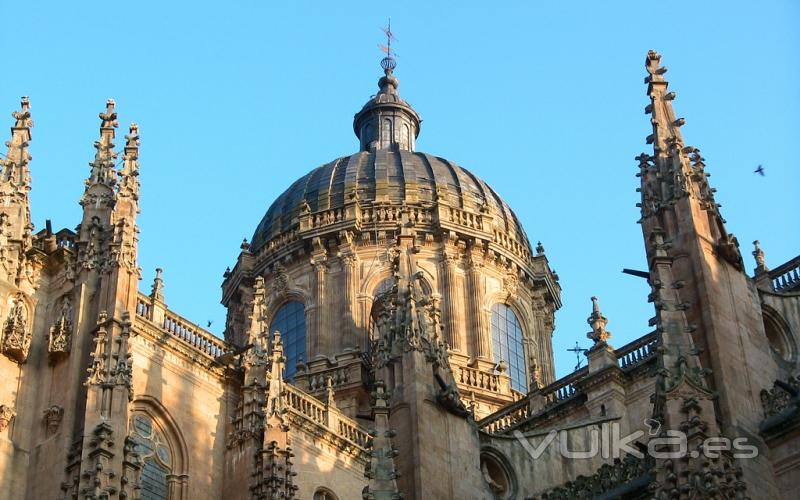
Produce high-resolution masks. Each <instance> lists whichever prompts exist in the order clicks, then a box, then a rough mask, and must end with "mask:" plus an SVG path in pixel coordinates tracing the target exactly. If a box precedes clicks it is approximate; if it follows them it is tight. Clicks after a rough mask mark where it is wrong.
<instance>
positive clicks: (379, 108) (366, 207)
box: [250, 58, 532, 261]
mask: <svg viewBox="0 0 800 500" xmlns="http://www.w3.org/2000/svg"><path fill="white" fill-rule="evenodd" d="M381 65H382V67H383V69H384V76H383V77H381V79H380V80H379V81H378V87H379V89H380V90H379V91H378V93H377V94H376V95H374V96H372V97H371V98H370V99H369V100H368V101H367V103H366V104H365V105H364V106H363V107H362V109H361V110H360V111H359V112H358V113H356V114H355V116H354V118H353V130H354V132H355V134H356V136H357V137H358V138H359V141H360V148H361V151H360V152H358V153H356V154H353V155H350V156H345V157H341V158H338V159H335V160H333V161H332V162H330V163H326V164H325V165H322V166H320V167H317V168H316V169H314V170H312V171H311V172H309V173H308V174H306V175H304V176H303V177H301V178H300V179H298V180H297V181H295V182H294V183H293V184H292V185H291V186H290V187H289V189H287V190H286V191H284V192H283V194H281V195H280V196H279V197H278V199H277V200H275V202H274V203H272V205H271V206H270V207H269V209H268V210H267V213H266V215H264V217H263V219H262V220H261V222H260V223H259V225H258V227H257V228H256V231H255V233H254V234H253V238H252V240H251V245H250V249H251V250H252V251H254V252H258V251H259V250H260V249H261V248H263V247H264V245H265V244H267V243H268V242H269V241H271V240H273V239H275V238H278V237H280V236H284V235H286V234H287V232H289V231H292V230H294V229H300V231H301V232H305V230H306V229H308V228H309V227H312V226H313V227H316V224H317V222H322V223H324V224H325V225H328V226H330V225H331V223H333V225H334V226H335V225H337V224H336V223H337V222H339V221H340V220H344V219H345V218H353V217H355V218H357V219H360V218H362V216H366V217H367V219H368V222H378V221H380V222H390V220H391V219H392V217H396V218H398V220H399V217H400V214H399V213H398V212H397V209H403V208H405V207H407V208H417V209H423V210H424V211H425V214H427V215H425V216H422V217H423V219H424V220H415V222H421V223H422V224H420V225H421V226H425V225H428V226H430V229H432V230H441V229H443V228H444V229H450V228H449V227H446V226H448V224H447V223H445V224H441V223H440V222H442V221H445V222H452V223H454V224H456V225H458V226H459V230H460V229H464V228H468V229H472V230H474V232H475V234H474V236H478V237H480V238H482V239H484V240H488V241H493V242H495V243H497V244H499V245H500V246H503V247H506V248H508V249H509V250H511V251H512V253H514V254H515V255H516V256H517V257H521V258H522V261H526V260H528V258H530V257H531V256H532V252H531V247H530V243H529V241H528V238H527V236H526V235H525V231H524V230H523V228H522V225H521V224H520V223H519V221H518V220H517V217H516V215H514V212H512V211H511V209H510V208H509V206H508V205H507V204H506V203H505V202H504V201H503V200H502V198H500V196H498V195H497V193H496V192H495V191H494V190H492V188H491V187H489V185H487V184H486V183H485V182H483V181H482V180H481V179H479V178H478V177H477V176H475V175H474V174H472V173H471V172H470V171H468V170H466V169H464V168H462V167H459V166H458V165H456V164H455V163H453V162H451V161H448V160H446V159H444V158H440V157H437V156H433V155H430V154H426V153H421V152H416V151H415V146H416V138H417V136H418V135H419V126H420V122H421V120H420V117H419V115H418V114H417V112H416V111H415V110H414V108H412V107H411V105H410V104H409V103H408V102H406V101H405V100H403V99H402V98H401V97H400V96H399V94H398V93H397V87H398V86H399V81H398V79H397V77H395V76H394V74H393V69H394V61H393V59H391V58H386V59H384V60H383V61H382V63H381ZM354 206H358V208H359V209H360V210H345V209H346V208H348V207H350V208H352V207H354ZM387 210H388V212H387ZM356 211H358V212H359V213H358V214H355V212H356ZM304 215H308V217H309V218H311V219H312V221H311V222H310V223H308V224H306V225H305V226H304V225H303V224H302V219H303V216H304ZM381 217H383V218H381ZM387 217H388V219H387ZM417 217H418V218H419V215H417ZM426 223H427V224H426ZM381 225H382V226H385V224H381Z"/></svg>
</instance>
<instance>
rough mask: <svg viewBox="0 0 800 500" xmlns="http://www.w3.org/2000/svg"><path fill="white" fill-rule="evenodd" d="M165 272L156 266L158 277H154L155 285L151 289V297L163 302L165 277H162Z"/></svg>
mask: <svg viewBox="0 0 800 500" xmlns="http://www.w3.org/2000/svg"><path fill="white" fill-rule="evenodd" d="M163 272H164V270H163V269H161V268H160V267H157V268H156V277H155V278H153V287H152V289H151V291H150V298H151V299H153V300H158V301H161V302H164V279H163V278H162V277H161V273H163Z"/></svg>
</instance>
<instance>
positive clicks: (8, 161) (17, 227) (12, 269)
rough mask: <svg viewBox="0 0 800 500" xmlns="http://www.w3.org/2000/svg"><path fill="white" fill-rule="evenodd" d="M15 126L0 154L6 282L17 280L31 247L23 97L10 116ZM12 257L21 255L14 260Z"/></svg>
mask: <svg viewBox="0 0 800 500" xmlns="http://www.w3.org/2000/svg"><path fill="white" fill-rule="evenodd" d="M11 116H12V117H13V118H14V126H13V127H11V140H10V141H8V142H6V146H8V153H7V154H6V155H5V157H4V156H3V155H2V154H0V263H4V264H5V268H4V269H3V268H2V267H0V273H2V274H3V275H4V276H5V278H6V279H8V280H12V281H13V280H17V279H19V277H20V276H19V273H20V272H21V271H22V270H23V269H24V262H23V260H24V255H25V252H26V251H27V250H28V249H29V248H30V247H31V245H32V241H31V233H32V231H33V225H32V224H31V210H30V201H29V199H28V192H29V191H30V189H31V178H30V172H29V170H28V163H29V162H30V160H31V155H30V154H29V153H28V144H29V142H30V140H31V127H33V120H31V113H30V103H29V101H28V98H27V97H23V98H22V100H21V103H20V110H19V111H14V112H13V113H11ZM15 256H20V257H21V258H20V259H17V258H16V257H15Z"/></svg>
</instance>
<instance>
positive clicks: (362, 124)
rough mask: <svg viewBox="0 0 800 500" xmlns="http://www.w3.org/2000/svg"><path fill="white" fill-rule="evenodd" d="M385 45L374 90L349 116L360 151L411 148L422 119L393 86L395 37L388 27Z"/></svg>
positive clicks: (394, 83) (394, 81) (397, 83)
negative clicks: (380, 71) (355, 111)
mask: <svg viewBox="0 0 800 500" xmlns="http://www.w3.org/2000/svg"><path fill="white" fill-rule="evenodd" d="M384 33H386V38H387V44H386V46H381V48H382V50H383V51H384V52H385V53H386V57H384V58H383V59H381V68H383V76H382V77H381V78H380V80H378V88H380V90H379V91H378V93H377V94H376V95H375V96H374V97H373V98H372V99H370V100H369V101H367V103H366V104H365V105H364V107H363V108H361V111H359V112H358V113H356V115H355V117H354V118H353V131H355V133H356V137H358V138H359V140H360V143H361V151H374V150H376V149H402V150H407V151H414V148H415V144H416V139H417V136H418V135H419V124H420V122H421V121H422V120H421V119H420V117H419V115H418V114H417V112H416V111H414V108H412V107H411V105H410V104H408V103H407V102H406V101H404V100H403V99H401V98H400V94H398V93H397V87H398V86H399V85H400V81H399V80H398V79H397V77H396V76H394V69H395V68H396V67H397V61H396V60H395V53H394V51H392V40H395V38H394V34H393V33H392V31H391V26H389V27H387V28H385V29H384Z"/></svg>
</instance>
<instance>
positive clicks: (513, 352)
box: [492, 304, 528, 392]
mask: <svg viewBox="0 0 800 500" xmlns="http://www.w3.org/2000/svg"><path fill="white" fill-rule="evenodd" d="M492 352H493V353H494V360H495V362H496V363H499V362H500V361H501V360H502V361H505V362H506V364H507V365H508V375H509V376H510V377H511V388H512V389H515V390H517V391H520V392H527V386H528V383H527V377H526V374H525V349H524V347H523V343H522V327H521V326H520V324H519V320H517V316H516V314H514V311H512V310H511V308H510V307H508V306H507V305H505V304H495V305H493V306H492Z"/></svg>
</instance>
